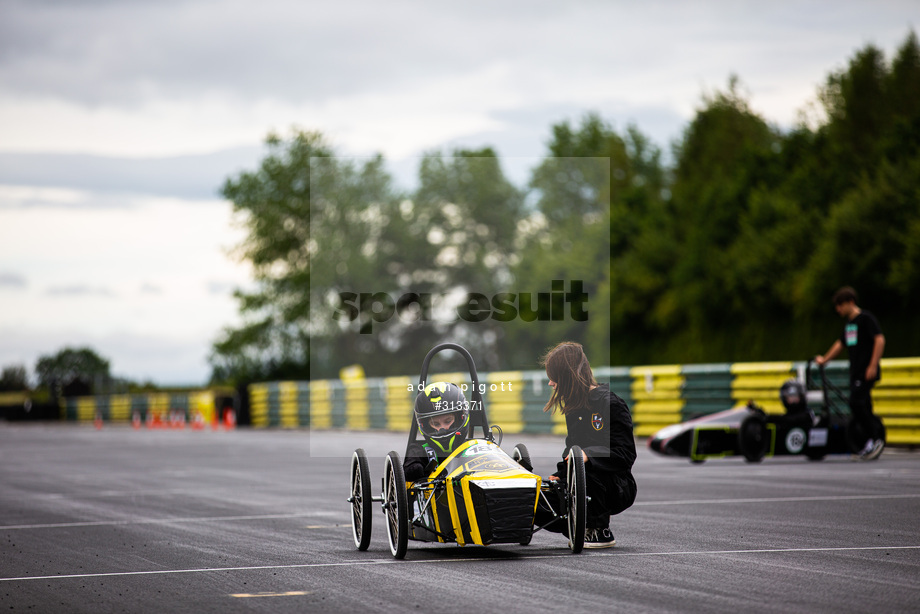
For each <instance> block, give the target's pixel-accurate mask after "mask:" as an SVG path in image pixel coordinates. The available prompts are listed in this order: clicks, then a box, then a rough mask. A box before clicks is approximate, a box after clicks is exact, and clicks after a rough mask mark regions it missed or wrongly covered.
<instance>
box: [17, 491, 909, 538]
mask: <svg viewBox="0 0 920 614" xmlns="http://www.w3.org/2000/svg"><path fill="white" fill-rule="evenodd" d="M879 499H920V493H918V494H899V495H827V496H818V497H763V498H748V499H683V500H677V501H636V502H635V503H634V504H633V507H653V506H659V505H725V504H734V503H802V502H807V501H860V500H879ZM316 516H322V517H343V518H344V516H343V514H342V513H340V512H310V513H300V514H264V515H254V516H211V517H208V518H141V519H139V520H87V521H78V522H54V523H46V524H11V525H5V526H4V525H0V531H14V530H24V529H67V528H75V527H106V526H124V525H133V524H173V523H177V524H178V523H185V522H221V521H233V520H279V519H280V520H284V519H290V518H310V517H316ZM343 522H344V520H343ZM347 524H348V523H347V522H346V523H345V524H344V525H341V524H337V525H333V526H329V527H325V526H324V527H320V526H318V525H317V526H313V525H311V526H310V527H307V528H338V527H340V526H347Z"/></svg>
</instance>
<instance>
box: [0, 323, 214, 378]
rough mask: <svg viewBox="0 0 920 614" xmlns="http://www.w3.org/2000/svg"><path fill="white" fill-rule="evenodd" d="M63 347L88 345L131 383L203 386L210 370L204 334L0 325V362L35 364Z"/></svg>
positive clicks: (207, 345) (113, 371)
mask: <svg viewBox="0 0 920 614" xmlns="http://www.w3.org/2000/svg"><path fill="white" fill-rule="evenodd" d="M65 347H90V348H92V349H93V350H94V351H95V352H97V353H98V354H99V355H100V356H103V357H104V358H106V359H107V360H109V362H110V364H111V369H112V373H113V374H114V375H116V376H119V377H127V378H128V379H131V380H134V381H148V380H150V381H155V382H156V383H157V384H161V385H195V386H201V385H204V384H206V383H207V380H208V377H209V376H210V372H211V369H210V366H209V365H208V363H207V354H208V351H209V349H208V348H209V347H210V346H209V343H208V339H207V338H206V337H203V336H199V337H196V336H193V335H174V334H169V333H168V332H167V333H158V334H144V333H137V332H131V331H118V332H113V333H109V334H94V333H87V332H85V331H82V330H79V329H70V330H53V331H49V330H39V329H35V330H32V329H23V328H21V327H20V328H14V327H10V326H2V325H0V365H10V364H25V365H28V366H29V367H34V365H35V364H36V362H38V359H39V358H40V357H41V356H47V355H52V354H55V353H56V352H58V351H60V350H61V349H63V348H65Z"/></svg>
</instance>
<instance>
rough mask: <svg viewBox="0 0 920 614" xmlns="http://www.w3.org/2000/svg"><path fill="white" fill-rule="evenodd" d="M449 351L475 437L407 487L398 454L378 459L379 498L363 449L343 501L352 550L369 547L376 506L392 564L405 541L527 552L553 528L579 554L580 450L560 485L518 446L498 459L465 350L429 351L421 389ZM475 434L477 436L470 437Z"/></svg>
mask: <svg viewBox="0 0 920 614" xmlns="http://www.w3.org/2000/svg"><path fill="white" fill-rule="evenodd" d="M448 349H449V350H454V351H456V352H458V353H460V354H461V355H462V356H463V357H464V358H465V359H466V362H467V365H468V366H469V370H470V377H471V379H472V384H473V386H472V391H473V402H472V403H471V411H470V416H471V424H472V430H471V435H473V437H472V438H470V439H469V440H467V441H466V442H464V443H463V444H462V445H461V446H459V447H458V448H457V449H456V450H454V451H453V453H451V454H450V455H449V456H448V457H447V458H446V459H445V460H443V461H442V462H440V463H439V464H437V466H436V467H434V468H433V469H432V470H431V471H430V473H429V475H428V477H427V478H425V479H421V480H417V481H415V482H408V483H407V482H406V478H405V474H404V472H403V464H402V461H401V459H400V455H399V454H398V453H397V452H395V451H391V452H389V453H388V454H387V456H386V458H385V459H384V477H383V491H382V493H381V494H380V496H374V495H372V494H371V476H370V470H369V464H368V460H367V455H366V454H365V452H364V450H363V449H361V448H358V449H357V450H355V451H354V454H353V455H352V460H351V484H350V486H351V491H350V496H349V497H348V499H347V501H348V502H349V503H350V504H351V527H352V536H353V538H354V542H355V547H357V549H358V550H362V551H363V550H367V548H368V547H369V546H370V539H371V526H372V520H371V515H372V506H373V503H374V502H379V503H380V504H381V508H382V510H383V514H384V517H385V521H386V530H387V540H388V542H389V547H390V552H391V554H392V555H393V556H394V557H395V558H397V559H401V558H403V557H405V556H406V552H407V549H408V541H409V540H410V539H412V540H415V541H422V542H434V543H455V544H458V545H460V546H465V545H469V544H477V545H482V546H487V545H490V544H521V545H526V544H529V543H530V540H531V538H532V537H533V534H534V533H535V532H536V531H539V530H541V529H543V528H545V527H547V526H549V525H550V524H551V523H556V522H563V523H565V525H564V526H565V528H566V531H565V532H566V533H567V534H568V535H569V548H570V549H571V551H572V552H573V553H578V552H581V550H582V548H583V547H584V537H585V513H586V507H585V506H586V504H587V498H586V494H585V488H586V483H585V466H584V460H583V458H582V454H581V449H580V448H579V447H578V446H573V447H572V453H571V454H570V455H569V460H568V461H567V465H566V476H565V479H564V480H559V481H549V480H544V479H543V478H541V477H540V476H539V475H537V474H535V473H533V472H532V464H531V460H530V454H529V452H528V450H527V447H526V446H524V445H523V444H518V445H516V446H515V447H514V449H513V450H512V453H511V454H510V455H509V454H507V453H506V452H504V451H503V450H502V449H501V447H500V444H501V429H500V428H499V427H497V426H495V425H490V424H489V422H488V419H487V416H486V408H485V406H484V404H483V402H482V394H481V392H480V391H481V388H480V386H479V378H478V375H477V373H476V366H475V364H474V362H473V358H472V356H471V355H470V353H469V352H468V351H467V350H466V349H465V348H463V347H462V346H460V345H457V344H454V343H442V344H440V345H437V346H435V347H434V348H433V349H432V350H431V351H430V352H428V355H427V356H426V357H425V360H424V362H423V363H422V370H421V375H420V378H419V383H420V386H422V387H423V385H424V383H425V381H426V380H427V377H428V366H429V364H430V362H431V358H432V357H433V356H434V355H435V354H436V353H438V352H440V351H442V350H448ZM420 389H421V387H420ZM477 427H478V428H479V429H480V431H481V437H476V436H475V429H476V428H477ZM496 433H497V434H498V441H496ZM417 437H418V424H417V422H416V421H415V420H413V421H412V427H411V428H410V433H409V442H410V443H411V442H414V441H416V440H417ZM550 498H553V499H554V500H555V503H556V505H555V506H553V505H550V501H549V499H550ZM540 506H543V509H545V510H547V512H548V513H549V515H550V516H551V518H550V520H548V521H547V522H545V523H544V524H543V525H540V526H537V525H536V524H535V519H536V516H537V509H538V507H540ZM554 509H561V510H563V512H562V513H557V512H555V511H554Z"/></svg>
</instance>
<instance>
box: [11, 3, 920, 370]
mask: <svg viewBox="0 0 920 614" xmlns="http://www.w3.org/2000/svg"><path fill="white" fill-rule="evenodd" d="M918 16H920V9H918V8H917V3H916V1H915V0H912V1H895V0H876V1H852V0H850V1H847V0H837V1H830V0H814V1H811V2H809V1H799V2H789V1H782V0H779V1H774V2H763V1H762V0H760V1H742V0H725V1H720V2H716V1H708V2H706V1H703V2H701V1H695V2H676V1H673V2H664V1H654V0H652V1H650V0H646V1H644V2H641V3H639V2H619V1H608V2H603V1H582V2H559V1H558V0H556V1H553V2H541V1H528V2H500V1H491V2H485V1H475V0H474V1H471V0H467V1H465V2H454V3H435V2H404V1H398V0H389V1H387V2H377V1H362V2H357V1H352V2H349V1H340V2H321V3H318V2H306V1H303V0H299V1H293V0H292V1H286V0H260V1H259V2H243V1H237V0H150V1H142V0H132V1H127V0H124V1H119V0H22V1H17V0H0V366H5V365H9V364H12V363H25V364H26V365H27V366H28V367H29V368H30V369H31V368H32V367H34V364H35V360H36V359H37V357H38V356H39V355H41V354H49V353H53V352H56V351H57V350H59V349H61V348H62V347H63V346H64V345H67V344H70V345H78V344H79V345H90V346H92V347H94V348H95V349H96V350H97V351H99V352H100V353H101V354H102V355H103V356H105V357H107V358H109V359H110V360H111V362H112V367H113V371H114V372H115V373H116V374H118V375H123V376H128V377H131V378H134V379H146V378H152V379H154V380H156V381H158V382H159V383H164V384H169V383H203V382H204V381H205V380H206V379H207V376H208V374H209V367H208V365H207V360H206V358H207V353H208V349H209V346H210V343H211V341H213V339H214V338H215V336H216V334H217V332H218V331H219V330H220V328H221V327H222V326H225V325H228V324H232V323H233V322H235V321H236V315H235V312H236V306H235V304H234V302H233V300H232V298H231V296H230V292H231V289H232V288H233V287H236V286H240V285H243V284H245V283H246V282H247V280H248V279H249V275H248V270H247V269H246V267H245V266H244V265H243V264H241V263H239V262H237V261H236V260H235V259H234V258H232V257H231V256H230V255H229V254H228V251H229V250H230V249H231V248H232V247H233V246H234V245H236V244H238V243H239V241H240V240H241V238H242V236H243V235H242V233H241V231H240V230H239V228H236V227H235V226H234V225H233V223H232V220H231V214H230V207H229V205H228V204H227V203H226V202H224V201H222V200H221V199H220V198H219V196H218V195H217V192H218V188H219V186H220V184H221V183H222V181H223V180H224V179H226V178H227V177H228V176H231V175H233V174H235V173H237V172H239V171H240V170H242V169H245V168H253V167H254V166H255V165H256V163H257V161H258V159H259V157H260V155H261V153H262V149H261V145H260V144H261V142H262V140H263V139H264V137H265V135H266V134H267V133H268V132H269V131H273V130H274V131H278V132H280V133H282V134H283V133H285V132H287V131H288V130H289V129H290V127H291V126H299V127H302V128H307V129H317V130H321V131H322V132H323V133H324V134H326V135H327V137H328V138H329V139H330V140H331V142H332V143H333V144H334V145H335V147H336V149H337V151H339V152H340V153H341V154H343V155H364V154H369V153H374V152H381V153H383V154H384V155H385V156H386V157H387V159H388V160H389V161H390V162H391V166H392V168H393V169H394V172H395V173H396V174H397V176H398V177H399V178H400V179H401V180H402V181H403V182H404V183H409V182H411V175H412V172H413V171H414V170H415V160H416V157H417V156H418V155H419V154H420V153H421V152H423V151H426V150H431V149H433V148H443V149H450V148H452V147H456V146H467V147H482V146H485V145H491V146H493V147H495V148H496V149H497V150H498V151H499V153H500V154H501V155H502V157H503V158H504V159H505V160H506V163H507V166H508V171H509V173H511V174H512V176H514V177H515V178H516V179H518V180H524V179H525V178H526V171H527V169H528V168H529V166H530V165H531V163H532V161H533V160H534V159H535V158H536V157H538V156H541V155H543V154H544V153H545V151H544V150H545V143H546V140H547V138H548V136H549V134H550V126H551V125H552V124H553V123H555V122H559V121H563V120H570V121H573V122H575V121H578V119H579V118H580V117H581V116H582V115H583V114H584V113H585V112H588V111H596V112H599V113H600V114H601V115H602V117H604V118H605V119H606V120H608V121H609V122H611V123H612V124H613V125H614V127H615V128H618V129H622V128H624V127H625V126H626V125H627V124H628V123H630V122H631V123H635V124H636V125H637V126H638V127H639V129H640V130H642V131H643V132H645V133H646V134H647V135H649V136H650V137H651V138H652V139H653V140H654V141H655V142H656V143H657V144H658V145H659V146H660V147H662V148H663V149H665V150H668V149H669V146H670V143H671V142H672V141H673V140H674V139H676V138H678V137H679V136H680V134H681V131H682V130H683V128H684V127H685V125H686V123H687V121H688V120H689V119H690V118H691V117H692V114H693V111H694V109H695V108H697V107H698V106H699V104H700V101H701V99H702V96H703V94H704V93H706V92H712V91H714V90H715V89H724V88H725V87H726V84H727V83H728V79H729V77H730V75H732V74H736V75H738V77H740V79H741V83H742V85H743V88H744V91H746V92H747V93H748V95H749V98H750V101H751V105H752V107H753V108H754V110H756V111H757V112H759V113H761V114H762V115H763V116H764V117H765V118H766V119H767V120H768V121H770V122H772V123H774V124H776V125H777V126H780V127H789V126H791V125H793V124H794V122H795V121H796V118H797V116H798V114H799V112H800V111H801V110H803V109H805V108H807V106H808V105H809V104H810V103H812V102H813V101H814V100H815V94H816V91H817V88H818V86H819V85H821V83H822V82H823V80H824V79H825V78H826V76H827V75H828V73H829V72H830V71H832V70H836V69H840V68H842V67H844V66H845V65H846V63H847V61H848V60H849V59H850V58H851V57H852V56H853V54H854V53H855V51H856V50H857V49H859V48H861V47H863V46H864V45H866V44H869V43H872V44H875V45H876V46H878V47H880V48H881V49H882V50H883V51H884V52H885V54H886V56H887V57H889V58H890V57H891V56H892V54H893V52H894V50H895V49H896V48H897V47H898V46H899V45H900V44H901V43H902V42H903V41H904V39H905V38H906V37H907V35H908V33H909V32H910V30H911V28H914V27H916V25H917V24H916V21H917V17H918Z"/></svg>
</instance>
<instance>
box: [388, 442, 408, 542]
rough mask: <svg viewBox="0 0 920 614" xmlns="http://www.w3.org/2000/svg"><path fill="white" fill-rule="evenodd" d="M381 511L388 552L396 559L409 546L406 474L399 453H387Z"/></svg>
mask: <svg viewBox="0 0 920 614" xmlns="http://www.w3.org/2000/svg"><path fill="white" fill-rule="evenodd" d="M383 513H384V514H386V517H387V539H388V541H389V542H390V552H391V553H392V554H393V556H394V557H395V558H397V559H401V558H403V557H404V556H406V549H407V548H408V546H409V500H408V496H407V494H406V474H405V473H403V466H402V461H400V459H399V454H397V453H396V452H390V453H389V454H387V458H386V462H385V464H384V478H383Z"/></svg>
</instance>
